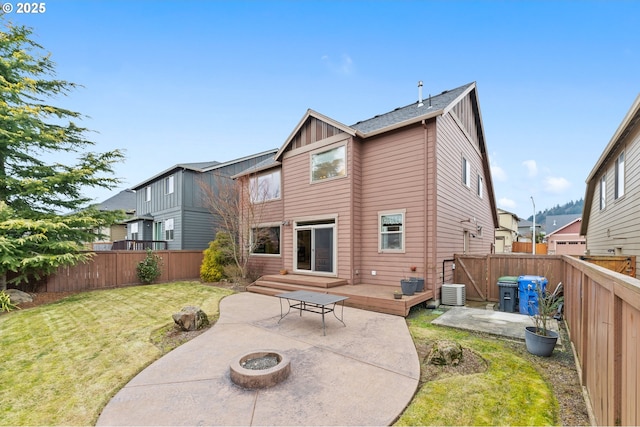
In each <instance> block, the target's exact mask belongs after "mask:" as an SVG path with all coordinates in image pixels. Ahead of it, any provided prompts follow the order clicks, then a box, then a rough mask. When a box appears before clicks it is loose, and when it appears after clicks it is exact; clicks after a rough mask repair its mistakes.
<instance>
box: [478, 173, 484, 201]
mask: <svg viewBox="0 0 640 427" xmlns="http://www.w3.org/2000/svg"><path fill="white" fill-rule="evenodd" d="M478 197H480V198H481V199H482V198H483V197H484V180H483V179H482V177H481V176H480V175H478Z"/></svg>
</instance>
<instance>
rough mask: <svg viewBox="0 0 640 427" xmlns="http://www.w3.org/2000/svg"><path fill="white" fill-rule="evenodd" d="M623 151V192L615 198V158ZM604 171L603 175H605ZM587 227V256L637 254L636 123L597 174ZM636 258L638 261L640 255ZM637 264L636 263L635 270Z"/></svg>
mask: <svg viewBox="0 0 640 427" xmlns="http://www.w3.org/2000/svg"><path fill="white" fill-rule="evenodd" d="M623 150H624V153H625V166H624V170H625V194H624V196H622V197H620V198H618V199H617V200H615V198H614V187H615V170H614V168H615V159H616V158H618V156H619V154H620V153H621V152H622V151H623ZM605 174H606V175H605ZM603 175H605V180H606V189H607V191H606V206H605V208H604V209H602V210H601V209H600V203H599V200H600V185H599V182H600V178H601V177H602V176H603ZM594 178H595V182H596V183H598V184H596V185H595V186H594V194H593V203H592V204H591V210H590V219H589V223H588V230H587V236H586V238H587V251H588V253H589V255H636V257H638V256H639V255H640V215H638V212H640V126H638V125H636V126H635V128H634V129H631V130H630V132H629V134H628V135H627V136H626V137H625V138H624V139H623V141H622V143H621V146H620V147H619V148H618V149H617V150H615V151H614V152H612V155H611V156H610V158H609V160H608V161H607V162H606V163H605V164H604V165H603V167H602V168H601V170H600V172H599V173H598V174H597V176H596V177H594ZM637 259H639V260H640V257H638V258H637ZM638 268H640V263H639V264H638V265H637V266H636V271H637V270H638Z"/></svg>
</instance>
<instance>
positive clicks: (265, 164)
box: [231, 154, 282, 179]
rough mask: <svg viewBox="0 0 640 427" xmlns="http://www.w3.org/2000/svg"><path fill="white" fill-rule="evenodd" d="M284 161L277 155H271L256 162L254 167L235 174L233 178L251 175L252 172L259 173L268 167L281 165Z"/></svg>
mask: <svg viewBox="0 0 640 427" xmlns="http://www.w3.org/2000/svg"><path fill="white" fill-rule="evenodd" d="M281 164H282V163H281V162H279V161H277V160H276V155H275V154H274V155H273V156H270V157H269V158H268V159H264V160H263V161H261V162H260V163H258V164H256V165H255V166H253V167H250V168H248V169H245V170H243V171H242V172H240V173H239V174H236V175H233V176H232V177H231V178H233V179H236V178H238V177H241V176H244V175H249V174H252V173H258V172H261V171H264V170H267V169H271V168H274V167H276V166H280V165H281Z"/></svg>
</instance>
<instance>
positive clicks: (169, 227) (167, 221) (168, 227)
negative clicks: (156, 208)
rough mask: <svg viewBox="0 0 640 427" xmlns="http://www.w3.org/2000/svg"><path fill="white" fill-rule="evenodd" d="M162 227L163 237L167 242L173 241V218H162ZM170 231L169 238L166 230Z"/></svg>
mask: <svg viewBox="0 0 640 427" xmlns="http://www.w3.org/2000/svg"><path fill="white" fill-rule="evenodd" d="M162 227H163V228H164V230H163V231H164V239H165V240H166V241H168V242H170V241H173V239H175V231H174V223H173V218H168V219H165V220H164V224H163V226H162ZM169 231H172V233H170V234H171V238H169V236H168V234H169V233H168V232H169Z"/></svg>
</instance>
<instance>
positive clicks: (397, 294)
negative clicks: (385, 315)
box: [393, 291, 402, 299]
mask: <svg viewBox="0 0 640 427" xmlns="http://www.w3.org/2000/svg"><path fill="white" fill-rule="evenodd" d="M393 297H394V298H395V299H402V291H393Z"/></svg>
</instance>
